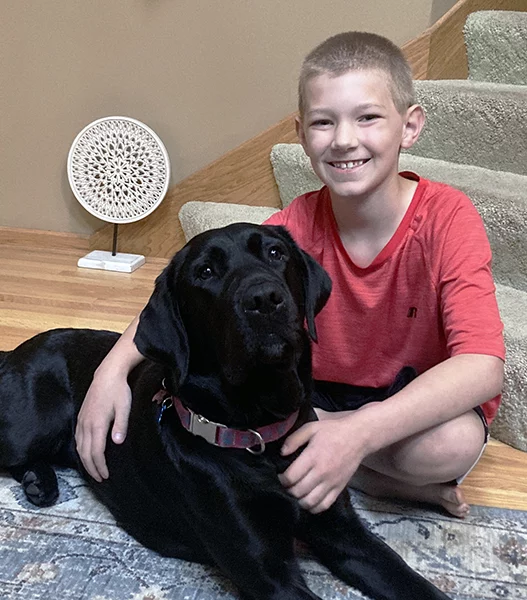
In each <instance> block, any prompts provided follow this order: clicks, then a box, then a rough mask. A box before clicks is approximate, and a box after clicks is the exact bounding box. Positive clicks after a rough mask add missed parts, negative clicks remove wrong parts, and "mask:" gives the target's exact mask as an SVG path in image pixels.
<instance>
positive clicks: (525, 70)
mask: <svg viewBox="0 0 527 600" xmlns="http://www.w3.org/2000/svg"><path fill="white" fill-rule="evenodd" d="M464 35H465V45H466V48H467V58H468V70H469V79H472V80H475V81H488V82H493V83H510V84H516V85H527V12H520V11H506V10H483V11H477V12H473V13H471V14H470V15H469V16H468V18H467V21H466V24H465V28H464Z"/></svg>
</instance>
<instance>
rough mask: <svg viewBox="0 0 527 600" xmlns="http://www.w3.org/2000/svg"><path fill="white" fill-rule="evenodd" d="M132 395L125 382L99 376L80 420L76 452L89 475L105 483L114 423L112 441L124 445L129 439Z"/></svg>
mask: <svg viewBox="0 0 527 600" xmlns="http://www.w3.org/2000/svg"><path fill="white" fill-rule="evenodd" d="M131 403H132V392H131V390H130V387H129V386H128V383H127V380H126V378H119V377H109V378H105V377H104V376H99V377H98V376H97V374H96V376H95V377H94V379H93V382H92V384H91V386H90V389H89V390H88V393H87V394H86V398H85V400H84V402H83V404H82V407H81V410H80V412H79V416H78V419H77V427H76V429H75V439H76V443H77V452H78V454H79V456H80V459H81V461H82V464H83V465H84V468H85V469H86V471H88V473H89V474H90V475H91V476H92V477H93V478H94V479H95V480H96V481H99V482H100V481H102V480H103V479H107V478H108V476H109V473H108V467H107V466H106V459H105V457H104V451H105V448H106V437H107V435H108V431H109V429H110V425H111V423H112V421H113V427H112V440H113V441H114V442H115V443H116V444H122V443H123V442H124V439H125V437H126V432H127V427H128V417H129V416H130V406H131Z"/></svg>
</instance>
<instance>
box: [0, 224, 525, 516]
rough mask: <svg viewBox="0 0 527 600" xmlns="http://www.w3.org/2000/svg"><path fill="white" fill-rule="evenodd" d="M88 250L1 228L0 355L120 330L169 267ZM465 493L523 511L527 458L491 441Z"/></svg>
mask: <svg viewBox="0 0 527 600" xmlns="http://www.w3.org/2000/svg"><path fill="white" fill-rule="evenodd" d="M86 252H87V242H86V241H85V240H83V239H81V238H72V237H69V236H60V235H58V236H38V235H33V234H32V233H28V234H27V235H19V234H18V233H17V232H15V233H14V232H12V231H11V230H8V229H2V228H0V350H9V349H11V348H14V347H15V346H16V345H17V344H19V343H20V342H22V341H24V340H25V339H27V338H29V337H30V336H32V335H34V334H36V333H38V332H40V331H44V330H46V329H51V328H54V327H92V328H101V329H111V330H115V331H120V332H121V331H123V330H124V328H125V327H126V326H127V325H128V323H129V322H130V321H131V320H132V318H133V317H134V316H135V315H136V314H137V313H138V312H139V311H140V310H141V308H142V307H143V306H144V304H145V302H146V300H147V299H148V297H149V296H150V293H151V291H152V289H153V283H154V279H155V277H156V276H157V275H158V273H159V272H160V271H161V270H162V268H163V267H164V265H165V264H166V262H167V261H166V260H164V259H152V260H147V264H146V265H144V266H143V267H141V268H140V269H138V270H137V271H136V272H135V273H132V274H124V273H111V272H105V271H98V270H92V269H80V268H78V267H77V266H76V263H77V260H78V258H79V257H81V256H83V255H84V254H86ZM463 489H464V491H465V494H466V496H467V499H468V501H469V502H471V503H473V504H482V505H487V506H497V507H504V508H515V509H522V510H527V453H524V452H520V451H518V450H515V449H513V448H510V447H508V446H506V445H504V444H501V443H500V442H497V441H494V440H492V441H491V443H490V444H489V447H488V448H487V450H486V452H485V454H484V456H483V458H482V459H481V461H480V463H479V464H478V466H477V467H476V469H474V471H473V472H472V473H471V474H470V475H469V477H468V478H467V479H466V480H465V482H464V483H463Z"/></svg>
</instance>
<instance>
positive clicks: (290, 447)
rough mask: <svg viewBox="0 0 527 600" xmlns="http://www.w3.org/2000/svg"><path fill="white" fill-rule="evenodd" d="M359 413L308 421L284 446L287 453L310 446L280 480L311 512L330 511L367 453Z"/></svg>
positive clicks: (285, 454) (283, 448) (283, 452)
mask: <svg viewBox="0 0 527 600" xmlns="http://www.w3.org/2000/svg"><path fill="white" fill-rule="evenodd" d="M328 416H329V414H328ZM357 416H358V415H352V416H349V415H348V416H346V417H343V416H340V418H335V417H336V415H335V416H333V415H332V417H331V418H327V419H324V420H321V421H312V422H310V423H306V424H305V425H303V426H302V427H301V428H300V429H298V430H297V431H295V432H294V433H293V434H291V435H290V436H289V437H288V438H287V439H286V441H285V442H284V444H283V446H282V454H283V455H284V456H287V455H289V454H292V453H293V452H295V451H296V450H298V449H299V448H301V447H302V446H304V445H305V446H306V447H305V448H304V449H303V450H302V452H301V454H300V456H299V457H298V458H297V459H296V460H295V461H294V462H293V463H292V464H291V465H290V466H289V467H288V469H287V470H286V471H285V472H284V473H282V474H281V475H279V479H280V482H281V483H282V485H283V486H284V487H285V488H287V490H288V492H289V493H290V494H292V495H293V496H295V498H297V499H298V501H299V504H300V506H302V508H305V509H306V510H308V511H309V512H311V513H314V514H316V513H319V512H322V511H324V510H327V509H328V508H329V507H330V506H331V505H332V504H333V503H334V502H335V500H336V499H337V497H338V495H339V494H340V492H342V490H343V489H344V488H345V487H346V486H347V485H348V483H349V481H350V479H351V478H352V476H353V474H354V473H355V471H356V470H357V469H358V468H359V465H360V464H361V462H362V461H363V460H364V458H365V456H366V453H365V451H364V449H365V447H366V446H367V444H366V443H365V435H364V434H365V432H364V423H363V419H362V418H359V419H357ZM306 444H307V445H306Z"/></svg>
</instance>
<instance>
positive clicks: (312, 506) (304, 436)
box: [280, 354, 503, 512]
mask: <svg viewBox="0 0 527 600" xmlns="http://www.w3.org/2000/svg"><path fill="white" fill-rule="evenodd" d="M502 383H503V361H502V360H501V359H500V358H497V357H495V356H489V355H483V354H460V355H456V356H453V357H451V358H449V359H447V360H445V361H444V362H442V363H440V364H438V365H436V366H435V367H433V368H431V369H429V370H428V371H426V372H425V373H423V374H422V375H420V376H419V377H417V378H416V379H415V380H414V381H412V382H411V383H409V384H408V385H407V386H406V387H405V388H404V389H402V390H401V391H400V392H398V393H397V394H395V395H394V396H392V397H390V398H388V399H387V400H385V401H384V402H380V403H373V404H371V405H367V406H365V407H364V408H363V409H361V410H358V411H353V412H347V413H340V418H335V419H327V420H323V421H318V422H314V423H308V424H307V425H305V426H304V427H302V428H301V429H299V430H298V431H296V432H295V433H293V434H292V435H291V436H289V437H288V438H287V440H286V441H285V443H284V446H283V450H282V451H283V453H284V454H290V453H292V452H294V451H295V450H297V449H298V448H300V447H302V446H303V445H305V444H307V446H306V448H305V449H304V450H303V451H302V453H301V454H300V456H299V457H298V458H297V459H296V460H295V461H294V462H293V463H292V464H291V465H290V467H289V468H288V469H287V470H286V471H285V473H284V474H283V475H281V476H280V478H281V481H282V483H283V485H285V486H286V487H287V488H288V489H289V491H290V492H291V493H292V494H293V495H294V496H295V497H297V498H301V499H302V500H301V502H300V503H301V505H302V506H304V508H307V509H308V510H311V511H312V512H321V511H322V510H326V509H327V508H329V506H331V504H332V503H333V502H334V501H335V499H336V498H337V496H338V494H339V493H340V492H341V491H342V490H343V489H344V487H345V486H346V485H347V483H348V482H349V480H350V479H351V477H352V476H353V474H354V473H355V471H356V470H357V468H358V467H359V465H360V464H361V462H363V460H364V458H365V457H366V456H368V455H369V454H373V453H374V452H376V451H378V450H380V449H382V448H386V447H387V446H390V445H392V444H394V443H396V442H398V441H400V440H402V439H405V438H408V437H410V436H412V435H414V434H416V433H418V432H421V431H424V430H426V429H428V428H430V427H434V426H435V425H439V424H441V423H445V422H447V421H450V420H452V419H454V418H455V417H458V416H460V415H462V414H464V413H465V412H467V411H469V410H470V409H472V408H474V407H475V406H478V405H480V404H482V403H484V402H486V401H487V400H490V399H491V398H493V397H495V396H497V395H498V394H499V393H500V391H501V387H502Z"/></svg>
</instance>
